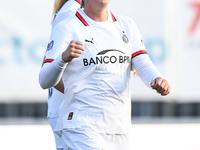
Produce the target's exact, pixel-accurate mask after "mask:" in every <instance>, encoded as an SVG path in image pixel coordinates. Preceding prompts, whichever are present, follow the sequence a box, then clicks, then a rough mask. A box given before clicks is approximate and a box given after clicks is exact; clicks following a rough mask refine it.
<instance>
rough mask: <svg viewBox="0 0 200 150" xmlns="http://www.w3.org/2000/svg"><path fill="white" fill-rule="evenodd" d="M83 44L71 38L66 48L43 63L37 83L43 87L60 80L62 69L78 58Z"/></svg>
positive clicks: (51, 85)
mask: <svg viewBox="0 0 200 150" xmlns="http://www.w3.org/2000/svg"><path fill="white" fill-rule="evenodd" d="M82 51H84V45H83V43H82V42H81V41H74V40H72V41H71V42H70V44H69V45H68V47H67V49H66V50H65V51H64V52H63V53H61V54H60V55H59V56H58V57H57V58H56V59H55V60H54V61H53V62H51V63H45V64H44V65H43V67H42V68H41V70H40V73H39V83H40V86H41V87H42V88H43V89H47V88H50V87H53V86H55V85H57V84H58V83H59V81H60V80H61V77H62V74H63V72H64V69H65V68H66V66H67V63H68V62H71V61H72V60H73V59H74V58H78V57H79V56H80V55H81V53H82Z"/></svg>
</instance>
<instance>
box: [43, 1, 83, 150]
mask: <svg viewBox="0 0 200 150" xmlns="http://www.w3.org/2000/svg"><path fill="white" fill-rule="evenodd" d="M80 4H81V0H55V3H54V14H55V15H54V20H53V22H52V30H54V28H55V26H56V25H57V24H58V23H59V22H60V21H62V20H64V19H67V18H69V17H71V16H74V14H75V12H76V11H77V9H78V8H80ZM50 48H51V45H50V43H49V44H48V49H47V50H49V49H50ZM45 62H47V60H46V61H45ZM56 88H57V89H58V90H57V89H56ZM63 92H64V91H63V86H62V81H61V82H60V83H59V85H56V87H55V88H54V87H51V88H49V96H48V111H47V118H48V121H49V124H50V126H51V129H52V130H53V132H54V128H55V126H56V124H57V120H58V116H59V112H60V106H61V103H62V101H63V98H64V94H63ZM54 138H55V143H56V148H57V150H62V149H63V146H62V141H61V137H60V136H59V134H57V133H55V132H54Z"/></svg>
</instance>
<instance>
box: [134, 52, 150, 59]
mask: <svg viewBox="0 0 200 150" xmlns="http://www.w3.org/2000/svg"><path fill="white" fill-rule="evenodd" d="M140 54H148V53H147V51H146V50H140V51H137V52H135V53H133V54H132V58H133V57H135V56H138V55H140Z"/></svg>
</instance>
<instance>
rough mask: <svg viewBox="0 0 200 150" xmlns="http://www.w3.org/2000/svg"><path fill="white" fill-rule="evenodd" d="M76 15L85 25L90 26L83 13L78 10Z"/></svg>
mask: <svg viewBox="0 0 200 150" xmlns="http://www.w3.org/2000/svg"><path fill="white" fill-rule="evenodd" d="M76 16H77V17H78V19H79V20H80V21H81V22H82V23H83V24H84V25H85V26H89V24H88V23H87V22H86V21H85V19H84V18H83V17H82V16H81V14H79V12H78V11H77V12H76Z"/></svg>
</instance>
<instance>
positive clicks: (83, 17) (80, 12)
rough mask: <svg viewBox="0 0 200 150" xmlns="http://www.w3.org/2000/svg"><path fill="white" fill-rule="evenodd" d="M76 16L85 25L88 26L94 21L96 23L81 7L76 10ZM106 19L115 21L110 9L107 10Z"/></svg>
mask: <svg viewBox="0 0 200 150" xmlns="http://www.w3.org/2000/svg"><path fill="white" fill-rule="evenodd" d="M76 17H77V18H78V19H79V20H80V21H81V22H82V23H83V24H84V25H85V26H90V25H93V24H95V23H98V22H97V21H94V20H92V19H91V18H90V17H88V16H87V15H86V14H85V12H84V11H83V10H82V9H78V11H77V12H76ZM107 21H109V22H115V21H117V20H116V18H115V16H114V15H113V14H112V12H111V11H109V10H108V19H107Z"/></svg>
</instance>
